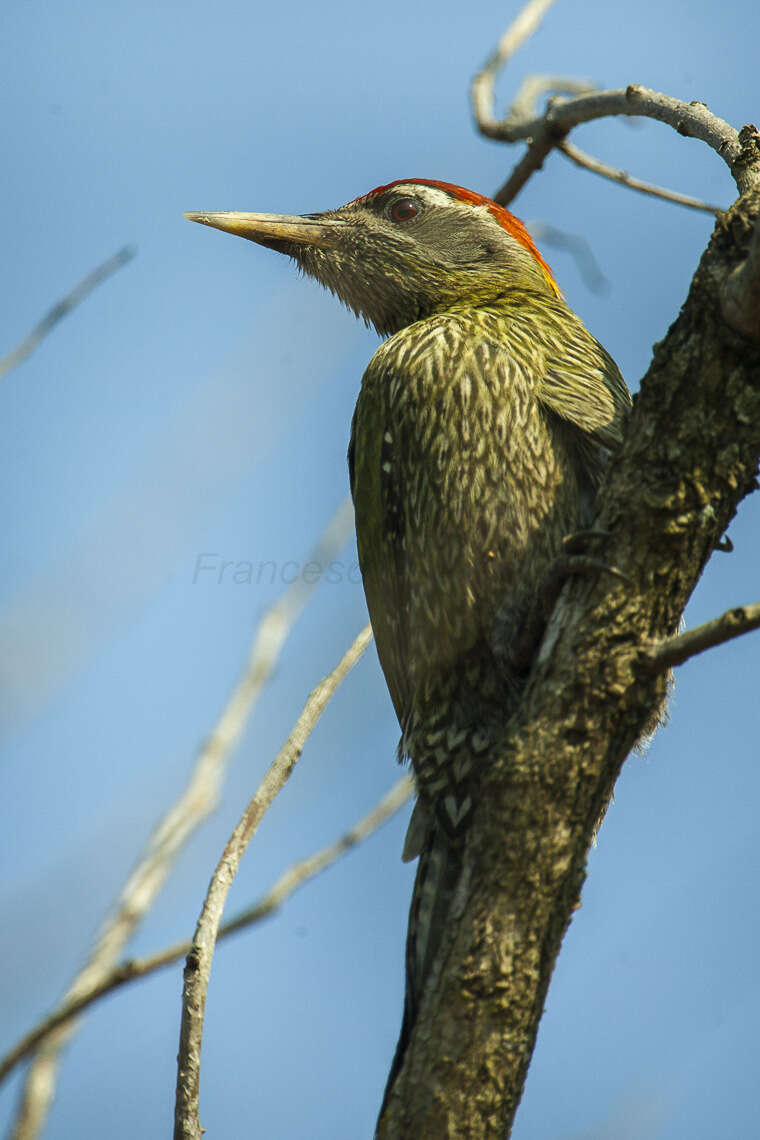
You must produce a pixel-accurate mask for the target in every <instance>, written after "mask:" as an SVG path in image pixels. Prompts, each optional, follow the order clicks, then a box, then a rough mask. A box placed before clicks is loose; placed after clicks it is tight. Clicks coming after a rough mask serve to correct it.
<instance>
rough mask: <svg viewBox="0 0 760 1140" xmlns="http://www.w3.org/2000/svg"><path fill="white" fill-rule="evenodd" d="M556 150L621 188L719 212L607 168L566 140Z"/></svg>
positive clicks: (613, 168) (707, 204)
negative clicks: (625, 187) (617, 183)
mask: <svg viewBox="0 0 760 1140" xmlns="http://www.w3.org/2000/svg"><path fill="white" fill-rule="evenodd" d="M557 149H558V150H561V151H562V153H563V154H564V155H565V156H566V157H567V158H569V159H570V161H571V162H574V163H575V165H576V166H580V167H582V168H583V169H584V170H590V171H592V172H593V173H594V174H601V176H602V177H603V178H609V179H611V180H612V181H613V182H619V183H620V185H621V186H627V187H628V189H629V190H639V191H640V192H641V193H642V194H651V195H652V197H653V198H664V199H665V201H666V202H675V203H676V204H677V205H679V206H688V207H689V209H691V210H704V211H705V213H707V214H717V213H719V211H720V206H711V205H710V204H709V203H707V202H703V201H702V199H701V198H692V197H691V195H690V194H679V193H678V191H677V190H666V189H665V187H664V186H655V185H654V184H653V183H652V182H642V181H641V179H640V178H634V177H633V175H631V174H628V173H627V171H625V170H618V168H617V167H615V166H609V165H608V164H607V163H606V162H601V161H600V159H598V158H594V157H593V156H592V155H590V154H586V152H585V151H583V150H581V149H580V148H579V147H577V146H573V144H572V143H569V142H568V141H567V139H565V141H564V142H561V143H560V144H559V146H558V148H557Z"/></svg>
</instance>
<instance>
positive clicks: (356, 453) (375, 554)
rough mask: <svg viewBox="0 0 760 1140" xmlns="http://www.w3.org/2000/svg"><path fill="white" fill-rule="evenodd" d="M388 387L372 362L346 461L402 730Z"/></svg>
mask: <svg viewBox="0 0 760 1140" xmlns="http://www.w3.org/2000/svg"><path fill="white" fill-rule="evenodd" d="M388 389H389V382H388V378H387V377H386V376H385V375H384V374H383V371H382V370H381V369H378V368H376V367H375V368H373V364H372V363H370V366H369V368H368V369H367V372H366V374H365V376H364V379H363V380H362V389H361V392H360V395H359V399H358V401H357V404H356V410H355V412H354V418H353V421H352V424H351V442H350V444H349V448H348V467H349V477H350V480H351V494H352V496H353V500H354V510H355V514H356V537H357V546H358V550H359V565H360V566H361V571H362V579H363V582H364V592H365V595H366V598H367V608H368V609H369V614H370V618H371V619H372V630H373V633H374V635H375V644H376V646H377V653H378V657H379V658H380V664H381V666H382V668H383V672H384V674H385V679H386V682H387V684H388V689H389V691H390V695H391V700H392V701H393V706H394V708H395V710H396V715H397V717H398V719H399V724H400V725H401V727H402V730H403V728H404V726H405V724H406V721H407V718H408V714H409V707H410V701H411V694H410V687H409V678H408V671H407V661H408V645H407V628H406V617H407V614H408V612H409V605H408V600H409V585H408V578H407V573H406V568H405V559H404V549H403V547H404V531H403V527H404V520H403V497H402V489H401V487H400V486H399V478H400V472H399V470H398V466H397V465H396V464H394V463H393V460H392V435H391V426H390V407H389V398H388Z"/></svg>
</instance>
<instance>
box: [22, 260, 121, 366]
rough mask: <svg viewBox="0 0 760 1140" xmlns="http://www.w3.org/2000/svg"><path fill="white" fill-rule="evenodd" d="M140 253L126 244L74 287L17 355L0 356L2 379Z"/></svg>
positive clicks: (37, 326) (50, 312)
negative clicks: (71, 313)
mask: <svg viewBox="0 0 760 1140" xmlns="http://www.w3.org/2000/svg"><path fill="white" fill-rule="evenodd" d="M136 253H137V250H136V249H135V248H134V246H131V245H125V246H124V248H123V249H120V250H119V252H118V253H115V254H114V255H113V256H112V257H109V258H108V260H107V261H104V262H103V263H102V265H98V266H97V267H96V268H95V269H93V270H92V271H91V272H90V273H88V274H87V276H86V277H84V278H83V279H82V280H81V281H80V282H79V284H78V285H75V286H74V288H73V289H72V290H71V292H70V293H67V294H66V296H65V297H63V298H62V299H61V300H60V301H58V302H57V304H55V305H53V307H52V309H50V311H49V312H47V313H46V314H45V316H44V317H43V318H42V320H41V321H40V322H39V324H37V325H35V326H34V328H33V329H32V331H31V332H30V333H29V335H28V336H27V337H26V338H25V339H24V340H22V342H21V344H20V345H19V346H18V348H14V350H13V352H9V353H8V355H7V356H3V357H0V377H3V376H5V374H6V372H10V370H11V368H15V367H16V365H17V364H21V362H22V360H26V358H27V356H31V354H32V353H33V352H34V350H35V348H37V346H38V344H39V343H40V341H42V340H44V339H45V337H46V336H47V335H48V333H49V332H51V331H52V330H53V329H54V328H55V326H56V325H57V324H58V322H59V321H61V320H63V318H64V317H65V316H66V315H67V313H70V312H71V310H72V309H75V308H76V307H77V305H81V303H82V301H84V299H85V298H86V297H88V296H89V294H90V293H92V291H93V289H96V288H97V287H98V285H101V284H102V283H103V282H104V281H105V280H106V278H107V277H110V276H111V275H112V274H113V273H116V271H117V269H121V267H122V266H123V265H126V264H127V263H128V262H130V261H131V260H132V258H133V257H135V255H136Z"/></svg>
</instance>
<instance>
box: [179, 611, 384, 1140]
mask: <svg viewBox="0 0 760 1140" xmlns="http://www.w3.org/2000/svg"><path fill="white" fill-rule="evenodd" d="M371 637H372V630H371V628H370V626H369V625H367V626H365V628H364V629H363V630H362V631H361V633H360V634H359V635H358V637H357V638H356V640H355V641H354V643H353V645H351V647H350V648H349V649H348V650H347V651H346V653H345V654H344V655H343V657H342V658H341V660H340V661H339V663H338V664H337V665H336V666H335V668H334V669H333V671H332V672H331V673H329V674H328V675H327V677H325V678H324V680H322V681H321V682H320V683H319V684H318V685H317V687H316V688H315V689H314V690H313V692H312V693H311V694H310V696H309V698H308V700H307V701H306V704H305V705H304V709H303V712H302V713H301V715H300V716H299V718H298V720H297V721H296V723H295V726H294V728H293V730H292V732H291V733H290V736H289V737H288V739H287V740H286V741H285V744H284V745H283V747H282V748H281V749H280V751H279V753H278V754H277V756H276V757H275V759H274V760H273V761H272V763H271V765H270V767H269V770H268V771H267V773H266V775H265V776H264V779H263V780H262V781H261V783H260V784H259V787H258V788H257V790H256V792H255V793H254V795H253V797H252V798H251V800H250V802H249V804H248V806H247V808H246V809H245V811H244V812H243V815H242V817H241V819H240V822H239V823H238V825H237V827H236V828H235V830H234V832H233V833H232V835H231V836H230V839H229V840H228V842H227V845H226V847H225V849H224V852H223V853H222V857H221V859H220V860H219V863H218V865H217V868H216V871H215V872H214V875H213V877H212V879H211V883H210V885H209V889H208V893H207V894H206V899H205V902H204V904H203V910H202V911H201V916H200V918H199V920H198V925H197V927H196V930H195V936H194V938H193V944H192V947H191V949H190V952H189V953H188V955H187V961H186V963H185V974H184V976H185V985H184V993H183V1000H182V1027H181V1030H180V1045H179V1055H178V1065H177V1098H176V1104H175V1114H174V1136H175V1140H201V1137H202V1134H203V1130H202V1128H201V1124H200V1120H199V1117H198V1095H199V1090H200V1061H201V1045H202V1042H203V1018H204V1012H205V1006H206V991H207V989H208V983H209V978H210V976H211V962H212V959H213V954H214V945H215V943H216V936H217V930H218V927H219V923H220V920H221V916H222V911H223V909H224V903H225V901H226V898H227V894H228V892H229V889H230V887H231V886H232V882H233V880H234V878H235V875H236V874H237V870H238V867H239V866H240V860H241V859H242V857H243V854H244V853H245V850H246V847H247V846H248V844H249V843H250V841H251V839H252V838H253V836H254V834H255V832H256V830H257V828H258V826H259V823H260V822H261V820H262V819H263V817H264V814H265V813H266V811H267V810H268V809H269V807H270V806H271V805H272V803H273V802H274V799H275V797H276V796H277V794H278V793H279V792H280V791H281V790H282V788H283V787H284V786H285V784H286V782H287V781H288V779H289V778H290V775H291V773H292V771H293V769H294V768H295V766H296V764H297V762H298V760H299V758H300V756H301V752H302V751H303V748H304V745H305V743H306V741H307V739H308V738H309V736H310V735H311V733H312V731H313V729H314V727H315V725H316V723H317V721H318V720H319V718H320V716H321V715H322V712H323V711H324V709H325V706H326V705H327V703H328V701H329V700H330V698H331V697H332V695H333V693H334V692H335V690H336V689H337V687H338V685H339V684H340V683H341V681H342V680H343V678H344V677H345V676H346V674H347V673H348V671H349V670H350V669H351V668H352V667H353V666H354V665H355V664H356V662H357V661H358V660H359V658H360V657H361V655H362V654H363V653H364V650H365V649H366V648H367V646H368V645H369V642H370V639H371Z"/></svg>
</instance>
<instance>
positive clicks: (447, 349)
mask: <svg viewBox="0 0 760 1140" xmlns="http://www.w3.org/2000/svg"><path fill="white" fill-rule="evenodd" d="M186 216H187V217H188V218H190V219H191V220H192V221H196V222H201V223H203V224H204V225H208V226H213V227H215V228H217V229H221V230H225V231H226V232H228V233H232V234H236V235H238V236H240V237H245V238H248V239H250V240H251V241H254V242H257V243H258V244H259V245H264V246H267V247H268V248H270V249H275V250H278V251H279V252H281V253H285V254H287V255H289V256H290V257H291V258H293V259H294V260H295V261H296V263H297V264H298V266H299V267H300V268H301V269H302V270H303V271H304V272H305V273H307V274H308V275H310V276H312V277H315V278H316V279H317V280H318V281H319V282H321V284H322V285H324V286H326V287H327V288H328V289H330V290H331V291H332V292H333V293H335V294H337V296H338V297H339V298H340V299H341V301H343V302H344V304H346V305H347V306H348V307H349V308H350V309H352V310H353V311H354V312H355V313H356V314H357V315H358V316H361V317H363V318H364V320H365V322H366V323H367V324H368V325H373V326H374V327H375V329H376V330H377V332H378V333H379V334H380V336H381V337H384V338H386V339H385V340H384V341H383V343H382V344H381V345H380V347H379V348H378V350H377V351H376V352H375V354H374V356H373V357H372V360H371V361H370V363H369V366H368V368H367V370H366V372H365V374H364V377H363V379H362V384H361V391H360V394H359V398H358V402H357V405H356V410H355V412H354V417H353V423H352V428H351V440H350V445H349V452H348V461H349V474H350V483H351V492H352V495H353V500H354V506H355V512H356V533H357V542H358V549H359V562H360V566H361V571H362V577H363V581H364V589H365V593H366V598H367V605H368V608H369V613H370V617H371V619H372V627H373V630H374V635H375V642H376V645H377V652H378V656H379V658H380V664H381V666H382V668H383V672H384V674H385V679H386V681H387V684H388V689H389V691H390V695H391V699H392V701H393V705H394V707H395V710H396V714H397V716H398V720H399V724H400V726H401V743H400V746H399V751H400V755H401V757H402V758H403V757H409V759H410V760H411V763H412V767H413V769H414V773H415V778H416V783H417V791H418V800H417V804H416V806H415V809H414V812H413V815H412V820H411V823H410V828H409V833H408V835H407V840H406V844H405V849H404V857H405V858H414V857H415V856H417V855H420V856H421V858H420V863H419V866H418V871H417V877H416V881H415V888H414V893H413V896H412V905H411V911H410V921H409V932H408V936H407V992H406V1002H405V1011H404V1024H403V1027H402V1033H401V1039H400V1041H399V1045H398V1048H397V1052H396V1057H395V1060H394V1064H393V1068H392V1070H391V1077H390V1080H389V1085H388V1089H390V1087H391V1084H392V1082H393V1079H394V1075H395V1074H396V1073H397V1072H398V1070H399V1068H400V1066H401V1064H402V1062H403V1056H404V1050H405V1047H406V1044H407V1042H408V1039H409V1034H410V1032H411V1029H412V1026H413V1024H414V1020H415V1017H416V1014H417V1011H418V1008H419V1004H420V1001H421V999H422V996H423V992H424V987H425V984H426V981H427V979H428V978H429V977H430V975H431V972H432V971H433V970H434V967H435V968H437V956H438V955H439V952H441V953H442V951H441V946H442V938H443V934H444V932H445V929H446V921H447V913H448V909H449V905H450V902H451V899H452V897H453V893H454V891H455V888H456V885H457V882H458V881H459V876H460V872H461V868H462V858H463V856H462V852H463V845H464V839H465V837H466V832H467V824H468V821H469V818H470V815H471V813H472V811H473V808H474V806H475V805H476V803H477V788H478V775H479V773H480V772H482V771H483V766H484V765H485V764H487V763H488V756H489V752H490V750H491V749H492V747H493V744H494V741H495V740H497V739H498V738H499V735H500V734H501V733H503V730H504V728H505V726H506V724H507V722H508V721H509V719H510V717H511V716H512V714H513V713H514V710H515V707H516V703H517V701H518V699H519V695H520V691H521V687H522V685H523V684H524V680H525V676H526V673H527V667H528V666H529V663H530V661H529V657H528V659H527V660H526V655H525V631H526V630H527V629H529V628H531V627H532V626H534V625H535V622H536V617H537V614H538V613H539V612H540V611H541V592H542V585H543V584H544V583H545V582H546V581H547V580H548V577H549V575H550V570H551V568H552V565H553V564H555V563H556V561H557V558H558V556H559V555H560V554H561V552H562V550H563V542H564V539H565V538H566V537H567V536H569V535H571V534H573V533H575V532H578V531H582V530H583V529H585V528H587V527H588V526H590V524H591V522H592V520H593V505H594V499H595V496H596V492H597V489H598V487H599V484H600V481H601V477H602V474H603V471H604V467H605V464H606V463H607V461H608V458H609V456H610V454H611V453H613V452H614V450H615V449H616V448H617V446H618V445H619V443H620V441H621V435H622V428H623V425H624V422H625V419H626V415H627V413H628V409H629V406H630V396H629V393H628V389H627V388H626V385H625V382H624V381H623V378H622V376H621V374H620V372H619V370H618V368H617V365H616V364H615V362H614V360H613V359H612V357H611V356H610V355H609V354H608V353H607V352H606V351H605V349H604V348H602V346H601V345H600V344H599V343H598V341H596V340H595V339H594V337H592V336H591V334H590V333H589V332H587V330H586V329H585V327H584V326H583V324H582V323H581V321H580V319H579V318H578V317H577V316H576V315H575V313H574V312H573V311H572V310H571V309H570V308H569V307H568V306H567V305H566V303H565V301H564V300H563V298H562V295H561V293H560V290H559V287H558V286H557V283H556V281H555V279H554V277H553V275H552V272H551V270H550V269H549V266H548V265H547V263H546V262H545V261H544V259H543V257H542V256H541V254H540V253H539V252H538V250H537V248H536V246H535V244H534V243H533V241H532V239H531V237H530V235H529V234H528V231H527V230H526V228H525V227H524V225H523V224H522V222H520V221H519V220H518V219H517V218H516V217H514V216H513V215H512V214H511V213H509V212H508V211H507V210H505V209H504V208H503V207H501V206H499V205H497V204H496V203H495V202H493V201H491V200H490V199H489V198H486V197H484V196H482V195H481V194H477V193H474V192H473V191H470V190H465V189H463V188H462V187H459V186H454V185H452V184H451V183H447V182H437V181H432V180H429V179H421V178H415V179H404V180H402V181H397V182H391V183H389V184H388V185H386V186H379V187H377V189H375V190H372V191H371V192H370V193H369V194H365V195H364V196H362V197H360V198H356V199H354V200H353V201H351V202H349V203H348V204H347V205H345V206H342V207H340V208H339V209H337V210H327V211H326V212H324V213H319V214H305V215H301V216H297V217H293V216H284V215H277V214H245V213H210V214H206V213H194V214H187V215H186ZM387 1092H388V1090H386V1096H387Z"/></svg>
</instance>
